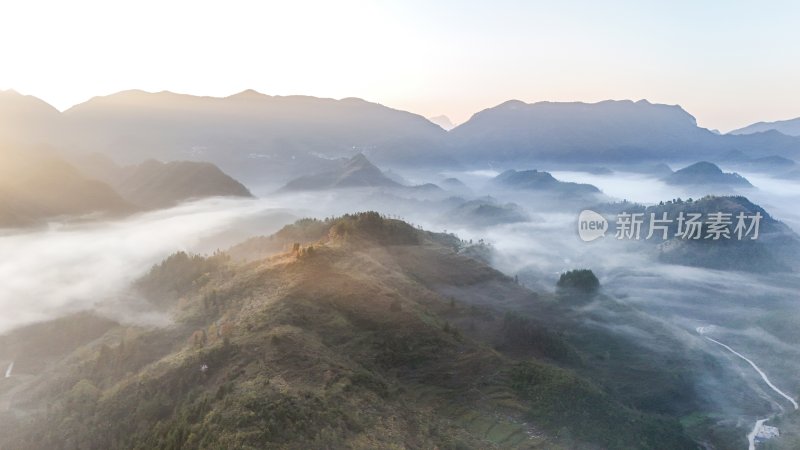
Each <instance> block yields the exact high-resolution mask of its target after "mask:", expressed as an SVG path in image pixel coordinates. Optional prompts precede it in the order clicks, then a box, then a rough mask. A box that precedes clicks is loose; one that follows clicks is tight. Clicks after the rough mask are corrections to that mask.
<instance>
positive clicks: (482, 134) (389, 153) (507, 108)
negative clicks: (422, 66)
mask: <svg viewBox="0 0 800 450" xmlns="http://www.w3.org/2000/svg"><path fill="white" fill-rule="evenodd" d="M3 111H6V112H5V113H4V112H3ZM9 111H10V113H9ZM21 111H27V112H26V113H25V114H24V117H25V118H24V120H23V119H18V118H16V115H15V112H21ZM20 117H21V116H20ZM2 118H7V119H8V120H7V121H6V122H5V123H3V122H2V121H0V139H6V140H12V141H25V142H30V141H45V142H46V143H49V144H50V145H53V146H55V147H61V148H64V149H76V150H80V151H83V152H100V153H103V154H106V155H108V156H110V157H112V158H113V159H115V160H117V161H120V162H123V163H125V164H131V163H140V162H143V161H145V160H147V159H152V158H154V159H160V160H167V161H169V160H195V161H209V162H212V163H214V164H216V165H217V166H219V167H220V168H221V169H222V170H223V171H225V172H226V173H229V174H231V175H233V176H234V177H236V178H237V179H239V180H242V181H244V182H252V181H260V180H264V179H270V180H272V179H274V180H275V184H276V185H280V184H281V183H283V182H286V181H287V180H289V179H291V178H293V177H297V176H300V175H307V174H313V173H319V172H323V171H326V170H333V169H335V168H336V167H337V163H336V160H337V159H339V158H342V157H349V156H352V155H353V154H356V153H359V152H361V153H364V154H365V155H367V156H368V157H369V158H370V159H371V160H373V161H374V162H376V163H378V164H381V165H382V166H386V167H393V166H406V167H419V166H420V165H424V166H431V167H434V166H435V167H462V168H463V167H486V166H487V165H489V166H492V165H495V163H497V164H503V163H507V165H508V164H515V165H519V164H523V163H525V164H531V163H541V162H542V161H553V162H561V163H577V162H579V163H582V164H590V163H622V164H634V163H642V162H685V161H687V160H697V159H698V158H702V159H710V160H715V159H718V157H720V155H725V154H727V153H730V152H731V151H741V152H743V153H745V154H747V155H748V156H749V157H750V158H757V157H763V156H770V155H778V156H782V157H786V158H790V159H797V158H800V137H793V136H787V135H785V134H781V133H779V132H777V131H766V132H763V133H755V134H746V135H745V134H743V135H735V134H727V135H719V134H716V133H714V132H712V131H710V130H707V129H705V128H701V127H698V126H697V122H696V120H695V119H694V117H693V116H691V115H690V114H689V113H687V112H686V111H684V110H683V109H682V108H680V107H679V106H670V105H662V104H653V103H650V102H648V101H646V100H640V101H636V102H633V101H629V100H623V101H612V100H608V101H603V102H598V103H580V102H563V103H560V102H539V103H532V104H529V103H524V102H521V101H519V100H510V101H507V102H505V103H502V104H500V105H498V106H495V107H492V108H488V109H486V110H484V111H481V112H478V113H477V114H475V115H474V116H472V118H470V120H468V121H467V122H465V123H463V124H461V125H460V126H458V127H456V128H454V129H453V130H451V131H449V132H447V131H445V130H444V129H442V128H441V127H440V126H438V125H436V124H434V123H432V122H431V121H429V120H428V119H426V118H424V117H422V116H420V115H417V114H412V113H409V112H405V111H400V110H396V109H392V108H389V107H386V106H383V105H380V104H377V103H371V102H368V101H364V100H360V99H354V98H345V99H342V100H334V99H326V98H316V97H308V96H286V97H280V96H269V95H265V94H261V93H258V92H256V91H252V90H248V91H244V92H241V93H239V94H235V95H232V96H229V97H223V98H218V97H199V96H192V95H185V94H175V93H172V92H158V93H148V92H144V91H138V90H131V91H123V92H119V93H116V94H112V95H108V96H103V97H95V98H93V99H91V100H89V101H87V102H84V103H82V104H79V105H76V106H74V107H73V108H70V109H69V110H67V111H65V112H63V113H59V112H58V111H57V110H55V109H54V108H52V107H49V105H47V104H46V103H44V102H42V101H40V100H38V99H35V98H33V97H26V96H22V95H19V94H16V93H9V92H4V93H3V95H0V119H2ZM20 121H23V122H25V124H27V125H28V126H26V127H23V126H21V125H20V124H19V122H20Z"/></svg>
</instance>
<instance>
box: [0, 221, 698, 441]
mask: <svg viewBox="0 0 800 450" xmlns="http://www.w3.org/2000/svg"><path fill="white" fill-rule="evenodd" d="M264 240H266V241H271V242H272V244H273V245H272V248H267V247H268V246H261V247H260V248H258V249H255V251H253V252H250V255H249V256H250V258H249V259H248V261H247V262H237V261H240V260H239V259H238V258H231V256H230V255H229V254H227V253H218V254H215V255H212V256H208V257H203V256H192V255H187V254H184V253H178V254H176V255H173V256H172V257H170V258H168V259H166V260H165V261H163V262H162V263H161V264H159V265H157V266H155V267H154V268H153V269H152V270H151V272H150V274H148V275H147V276H145V277H144V278H143V279H141V280H139V281H138V282H137V283H136V286H137V290H138V292H139V293H140V295H143V296H144V297H145V298H146V299H147V300H148V301H149V302H151V303H152V304H153V305H154V306H155V307H157V308H160V309H162V310H167V311H170V314H171V315H172V317H173V318H174V321H175V323H174V325H172V326H169V327H166V328H160V329H146V328H136V327H124V326H117V327H114V328H112V329H110V330H109V331H108V332H106V333H105V334H103V335H102V337H100V338H96V337H95V336H96V335H93V334H91V333H89V335H87V336H84V341H83V342H84V343H83V344H82V345H80V346H79V348H78V349H76V350H75V351H72V352H69V351H65V352H66V353H67V355H68V356H66V357H64V356H59V357H58V359H57V360H53V364H55V366H54V367H53V368H52V369H51V370H48V371H47V372H44V373H42V374H41V375H40V376H39V377H38V378H36V377H35V375H34V373H33V372H31V369H30V368H29V367H28V368H26V367H25V364H19V365H18V368H17V369H16V370H18V371H19V373H20V374H22V376H28V374H30V376H31V377H34V380H35V381H30V382H29V383H30V384H29V385H28V386H29V387H30V388H29V389H24V390H18V391H17V393H16V395H15V396H14V397H13V402H12V405H14V407H15V408H18V413H20V414H22V413H23V412H26V413H28V414H37V413H36V411H37V410H39V409H38V405H44V404H48V405H52V406H51V407H50V408H48V409H47V412H45V410H44V409H42V410H41V411H42V412H41V413H38V414H41V415H40V416H39V421H37V422H31V423H27V422H19V423H18V424H17V425H16V426H13V425H12V426H7V427H6V429H5V430H2V431H3V433H0V436H2V438H0V439H1V440H0V445H3V446H10V447H25V448H50V447H53V446H58V445H60V443H63V442H68V443H70V444H71V445H75V446H78V447H101V448H108V449H114V448H133V447H136V448H193V447H203V448H209V447H212V448H213V447H224V448H242V447H245V448H246V447H264V446H270V447H277V448H332V447H333V448H364V449H367V448H391V447H414V448H434V447H438V448H532V447H543V448H554V449H558V448H596V447H602V448H611V449H615V448H618V449H622V448H631V447H633V446H638V447H642V446H643V447H645V448H663V449H681V448H687V449H688V448H693V446H692V445H691V443H690V441H689V440H688V439H687V438H686V437H685V436H684V435H683V432H682V429H681V426H680V425H679V424H678V422H677V421H675V420H672V419H669V418H666V417H662V416H659V415H655V414H653V413H650V412H647V411H641V410H637V409H635V407H634V406H632V404H628V403H622V402H621V401H620V400H618V399H617V397H612V396H610V395H609V394H608V393H607V392H605V391H604V387H603V386H600V385H599V384H596V383H595V382H593V381H590V380H589V379H588V378H584V377H583V376H582V375H580V374H578V373H576V372H575V371H573V370H571V369H566V368H564V367H561V366H560V365H559V364H556V363H555V361H564V362H566V361H576V360H575V359H574V358H573V357H572V356H570V355H571V354H572V353H571V351H570V350H569V348H570V346H569V344H567V343H565V342H563V340H562V339H561V338H559V337H558V335H556V334H552V333H551V332H550V331H548V330H547V328H545V327H543V326H541V327H540V326H539V325H536V324H535V323H534V322H530V321H526V320H522V319H516V318H514V317H511V316H509V317H507V318H505V319H503V317H504V316H503V313H502V310H496V309H495V308H501V307H502V306H503V305H511V304H513V303H518V304H528V305H535V304H537V303H540V302H542V301H544V299H543V298H541V297H540V296H539V295H538V294H536V293H533V292H531V291H529V290H527V289H526V288H524V287H522V286H520V285H519V284H518V283H516V282H515V281H514V280H513V279H511V278H509V277H507V276H505V275H503V274H501V273H499V272H497V271H496V270H494V269H492V268H490V267H488V266H487V265H485V264H484V263H482V262H480V261H478V260H476V259H472V258H470V257H469V256H465V255H464V254H462V253H461V250H462V249H463V246H464V245H465V244H464V243H462V242H461V241H460V240H459V239H457V238H455V237H453V236H451V235H446V234H437V233H430V232H426V231H422V230H419V229H416V228H413V227H411V226H410V225H408V224H406V223H404V222H401V221H398V220H392V219H387V218H385V217H381V216H380V215H378V214H376V213H360V214H353V215H346V216H343V217H339V218H331V219H327V220H312V219H307V220H303V221H300V222H298V223H296V224H294V225H291V226H289V227H287V228H285V229H284V230H281V231H280V232H278V233H276V234H275V235H273V236H271V237H266V238H262V239H261V240H258V241H249V242H245V243H242V244H241V245H240V246H239V249H238V251H245V250H248V249H250V248H251V247H252V246H254V245H255V244H258V243H264ZM235 253H237V251H232V252H231V254H235ZM492 303H494V305H493V306H488V305H490V304H492ZM545 303H549V302H545ZM541 307H542V308H544V305H542V306H541ZM470 324H472V325H470ZM503 336H505V337H503ZM532 336H535V337H536V339H532ZM495 338H497V339H501V341H499V342H498V343H495V344H492V340H493V339H495ZM65 339H66V335H65ZM76 339H77V338H76ZM6 342H9V341H6ZM10 342H12V343H13V342H21V341H13V340H12V341H10ZM500 342H505V343H506V344H503V345H505V346H506V347H507V348H508V352H505V353H504V352H501V351H498V350H496V349H495V348H493V345H494V346H495V347H497V348H500V347H501V346H502V345H501V344H500ZM512 342H515V343H516V344H514V345H511V346H509V345H510V343H512ZM490 344H491V345H490ZM520 345H521V346H520ZM75 346H77V344H76V345H75ZM3 348H6V349H7V350H6V351H10V352H13V351H16V350H18V349H16V348H13V346H12V347H8V346H6V347H3ZM523 350H524V351H523ZM63 353H64V352H62V355H63ZM628 354H631V353H628ZM4 357H7V355H4V354H0V358H4ZM577 360H578V361H579V360H580V357H579V358H578V359H577ZM57 361H60V362H57ZM33 387H35V388H33ZM0 392H2V391H0ZM6 417H7V416H6Z"/></svg>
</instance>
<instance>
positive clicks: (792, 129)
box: [728, 117, 800, 136]
mask: <svg viewBox="0 0 800 450" xmlns="http://www.w3.org/2000/svg"><path fill="white" fill-rule="evenodd" d="M765 131H777V132H779V133H782V134H785V135H787V136H800V117H797V118H795V119H787V120H778V121H775V122H757V123H754V124H752V125H748V126H746V127H743V128H739V129H737V130H733V131H731V132H730V133H728V134H753V133H763V132H765Z"/></svg>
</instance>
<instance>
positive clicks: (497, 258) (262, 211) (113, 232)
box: [0, 171, 800, 429]
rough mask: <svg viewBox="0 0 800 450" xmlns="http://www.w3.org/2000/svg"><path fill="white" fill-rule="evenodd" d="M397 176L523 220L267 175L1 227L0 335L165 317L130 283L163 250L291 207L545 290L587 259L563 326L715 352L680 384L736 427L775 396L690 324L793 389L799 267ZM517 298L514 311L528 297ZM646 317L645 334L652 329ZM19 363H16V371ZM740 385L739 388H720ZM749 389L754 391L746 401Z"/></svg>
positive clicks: (212, 240)
mask: <svg viewBox="0 0 800 450" xmlns="http://www.w3.org/2000/svg"><path fill="white" fill-rule="evenodd" d="M399 173H400V175H401V176H403V177H404V178H405V179H406V180H413V181H414V182H420V183H421V182H428V181H430V182H434V183H436V182H440V181H441V180H442V179H444V178H446V177H453V176H455V177H458V178H459V179H460V180H462V181H464V183H465V184H466V185H467V187H468V188H469V190H470V191H471V192H472V193H473V194H472V196H473V197H474V198H482V197H483V196H485V195H487V194H488V195H491V196H492V198H493V199H494V200H495V201H498V202H500V203H501V204H502V203H504V202H514V203H515V204H517V205H519V207H520V208H521V209H522V210H523V211H524V212H525V213H526V214H527V220H525V221H521V222H514V223H500V224H489V225H486V224H480V225H470V224H468V223H466V224H465V223H463V222H462V223H452V222H451V217H450V216H449V215H448V214H447V212H446V210H444V209H443V207H442V205H447V204H448V203H447V202H448V200H447V199H448V198H449V197H448V195H450V194H447V195H438V196H434V197H430V196H428V197H426V196H424V195H422V196H419V195H418V194H417V195H415V194H409V193H405V194H402V193H401V194H398V193H394V192H390V191H385V190H381V189H374V188H363V189H361V188H349V189H336V190H327V191H317V192H299V193H285V192H284V193H281V192H276V191H275V189H274V187H273V186H269V187H264V188H258V187H255V188H254V189H253V192H255V193H257V194H260V195H261V196H260V198H255V199H230V198H211V199H206V200H198V201H193V202H188V203H184V204H181V205H179V206H176V207H173V208H169V209H163V210H157V211H154V212H145V213H139V214H135V215H133V216H131V217H128V218H125V219H118V220H106V221H88V222H85V221H72V222H64V223H60V222H50V223H48V224H47V225H46V226H42V227H38V228H34V229H27V230H13V229H8V230H5V231H3V233H2V236H0V252H2V254H5V255H14V257H13V258H7V259H5V260H4V261H0V308H2V310H3V311H4V314H3V315H2V316H1V317H0V334H9V333H13V332H14V331H15V330H16V329H18V328H20V327H23V326H26V325H31V324H35V323H39V322H44V321H48V320H53V319H57V318H60V317H67V316H69V315H71V314H75V313H79V312H85V311H91V312H93V313H96V314H98V315H100V316H102V317H105V318H108V319H111V320H114V321H116V322H120V323H123V324H131V325H135V326H138V327H145V328H151V327H169V326H171V323H172V321H171V318H170V316H169V314H167V313H166V312H164V311H163V310H162V309H159V308H155V307H153V305H151V304H149V303H148V300H147V299H145V298H143V297H142V296H141V295H139V294H138V293H137V291H136V290H135V289H131V284H132V283H133V282H134V281H135V280H136V279H138V278H139V277H141V276H143V275H145V274H146V273H147V272H148V271H149V270H150V268H151V267H152V266H153V264H156V263H158V262H159V261H161V260H162V259H164V258H165V257H166V256H168V255H170V254H173V253H175V252H177V251H185V252H188V253H199V254H211V253H213V252H215V251H218V250H223V251H224V250H225V249H227V248H229V247H231V246H232V245H235V244H237V243H239V242H241V241H243V240H245V239H246V238H249V237H252V236H257V235H270V234H272V233H274V232H275V231H277V230H279V229H280V228H281V227H283V226H285V225H288V224H290V223H292V222H294V221H295V220H297V219H300V218H305V217H313V218H319V219H324V218H326V217H333V216H340V215H342V214H347V213H352V212H356V211H365V210H375V211H378V212H380V213H382V214H385V215H387V216H389V217H397V218H400V219H402V220H404V221H407V222H408V223H410V224H412V225H413V226H415V227H420V228H422V229H426V230H431V231H436V232H446V233H450V234H453V235H455V236H457V237H459V238H460V239H462V240H463V241H464V242H472V243H478V242H482V243H485V244H487V245H488V246H489V247H490V248H491V263H492V265H493V266H494V267H495V268H497V269H499V270H500V271H501V272H503V273H505V274H506V275H509V276H511V277H516V278H517V279H519V281H520V283H521V284H523V285H524V286H526V287H529V288H530V289H532V290H534V291H537V292H545V293H549V294H552V295H555V294H556V293H557V292H556V288H555V285H556V281H558V279H559V276H560V274H562V273H564V272H566V271H568V270H572V269H578V268H588V269H591V270H592V271H593V272H594V273H596V274H597V276H598V278H599V279H600V283H601V286H602V295H600V296H597V297H595V298H593V299H592V300H591V301H589V302H588V303H586V304H582V305H577V306H575V307H573V308H572V313H571V314H572V319H571V320H574V324H576V325H577V326H580V327H586V328H587V329H597V330H603V332H604V333H610V334H612V335H614V336H617V337H619V338H621V339H624V340H626V341H630V342H632V343H633V344H634V345H635V346H637V347H640V348H642V349H645V350H646V351H647V352H651V353H652V355H653V357H654V358H659V357H660V356H659V355H662V354H663V355H667V354H673V353H674V352H675V351H676V346H679V348H681V349H685V350H686V351H688V352H696V353H697V354H703V355H708V357H709V358H711V359H712V360H715V361H718V364H719V365H721V367H723V368H724V369H722V370H723V371H724V372H726V373H725V374H720V372H719V370H720V369H719V367H717V366H715V365H712V367H714V369H713V370H711V369H708V367H687V370H688V371H689V372H688V373H690V374H691V375H690V377H691V382H690V383H689V385H690V386H691V387H692V389H693V390H694V392H693V395H696V396H697V397H698V398H700V399H702V401H703V402H704V404H705V405H706V407H707V408H708V412H709V414H713V415H714V416H715V417H717V418H719V419H720V420H722V421H723V422H726V423H728V424H731V426H736V427H740V428H742V429H745V428H748V427H749V426H750V425H751V424H752V422H754V421H755V420H756V419H758V418H762V417H766V416H767V415H769V414H777V413H779V412H781V411H782V410H783V409H785V408H787V407H788V405H787V403H786V402H785V401H784V400H782V399H781V398H777V397H776V396H775V395H774V392H771V391H770V390H769V389H768V388H766V387H765V385H764V383H763V382H762V380H761V379H760V378H759V376H758V375H757V374H756V373H755V371H753V370H751V369H750V368H749V367H748V366H746V365H745V364H743V362H742V361H737V360H736V358H735V357H732V356H731V355H730V354H728V353H726V352H725V351H724V350H723V349H721V348H720V347H719V346H715V345H713V343H711V342H709V341H708V340H707V339H705V336H704V335H701V334H699V333H698V332H697V329H698V327H705V328H704V329H706V330H710V331H709V332H708V333H707V336H709V337H713V338H714V339H718V340H720V341H721V342H724V343H726V344H728V345H730V346H731V347H733V348H735V349H736V350H738V351H739V352H741V353H743V354H745V355H747V356H748V357H749V358H751V359H752V360H754V361H755V362H756V363H757V364H758V365H759V366H760V367H761V368H762V369H763V370H764V371H765V372H767V373H768V374H769V376H770V378H771V379H772V380H773V382H774V383H775V384H776V385H778V386H780V387H781V388H782V389H783V390H784V391H786V392H788V393H790V395H792V396H793V397H795V398H796V397H797V393H798V392H800V380H799V379H797V378H796V376H795V374H796V373H798V371H800V350H798V348H800V347H798V345H799V344H800V340H798V338H800V336H797V335H796V333H794V332H793V331H792V330H789V329H787V323H786V318H787V317H792V318H797V317H800V308H798V306H797V292H799V291H800V277H798V275H797V274H796V273H781V274H748V273H743V272H727V271H720V270H712V269H706V268H699V267H688V266H680V265H671V264H664V263H662V262H659V261H658V259H657V258H656V257H655V254H654V253H653V252H652V251H650V250H647V249H646V248H643V245H642V244H641V243H638V242H630V241H624V240H617V239H615V238H614V235H613V232H608V233H607V234H606V236H605V237H604V238H602V239H599V240H597V241H594V242H588V243H587V242H582V241H581V240H580V239H579V238H578V233H577V228H576V220H577V214H578V212H579V211H580V210H581V209H582V208H590V207H592V206H594V203H589V204H584V205H583V206H581V205H579V204H564V203H563V202H559V201H553V200H552V199H548V198H538V197H537V196H535V195H533V194H529V193H524V192H506V191H503V190H497V189H494V188H493V187H492V186H491V185H489V184H488V182H489V180H490V178H491V177H492V176H495V175H496V174H497V172H496V171H487V172H480V171H478V172H457V173H456V172H447V173H437V174H435V175H433V176H431V175H428V176H430V177H431V178H417V177H419V175H417V176H416V177H415V176H414V173H407V174H406V173H403V172H402V171H399ZM554 175H556V176H557V177H558V178H559V179H561V180H564V181H574V182H581V183H591V184H593V185H596V186H598V187H599V188H600V189H601V191H602V193H601V194H600V195H598V196H597V198H596V199H595V202H597V203H603V202H611V201H615V200H620V199H627V200H629V201H633V202H641V203H644V204H654V203H657V202H659V201H661V200H668V199H671V198H675V197H678V196H691V195H694V196H696V197H700V196H702V195H703V193H702V192H700V191H697V192H691V191H680V192H676V190H675V189H673V188H671V187H670V186H668V185H666V184H664V183H662V182H661V181H660V180H659V179H658V178H654V177H648V176H645V175H640V174H633V173H614V174H608V175H591V174H586V173H584V172H568V171H562V172H554ZM752 179H753V180H754V181H755V184H757V185H758V189H757V190H750V192H748V193H747V195H748V197H749V198H751V199H758V201H759V202H763V204H764V205H774V208H773V209H772V210H771V211H772V212H773V214H774V215H775V217H776V218H778V219H781V220H786V222H787V223H788V224H790V225H791V226H792V227H793V228H794V229H795V230H797V222H796V220H797V216H796V215H793V214H796V212H795V211H793V210H792V208H791V207H792V205H796V204H797V203H796V202H797V201H798V197H797V196H796V194H795V193H796V192H798V191H797V190H795V189H794V187H795V186H794V185H787V184H786V183H783V182H780V181H776V180H772V179H770V178H767V177H758V176H753V177H752ZM461 194H463V192H462V193H461ZM463 200H469V197H467V198H465V199H463ZM463 200H462V201H463ZM516 306H518V307H519V309H520V310H525V309H526V308H528V307H529V306H530V305H525V304H519V305H516ZM516 306H515V307H514V308H511V309H512V310H514V309H516ZM532 313H533V314H535V312H532ZM654 324H656V325H657V327H658V329H659V331H658V333H653V326H654ZM776 330H777V331H776ZM566 332H567V333H569V330H566ZM673 356H674V355H673ZM3 357H4V358H6V359H5V360H2V361H0V363H3V364H4V365H5V364H8V363H11V362H12V361H13V358H14V355H11V354H2V355H0V358H3ZM19 370H22V371H23V372H19V373H23V374H24V368H21V369H19ZM28 375H33V374H28ZM732 380H733V381H732ZM732 383H734V384H732ZM743 386H746V387H747V388H748V389H750V390H751V391H752V392H751V395H738V393H737V395H733V394H734V392H737V391H738V390H740V389H742V387H743ZM753 396H755V397H757V398H760V399H762V400H763V402H758V403H753V402H752V400H751V398H752V397H753Z"/></svg>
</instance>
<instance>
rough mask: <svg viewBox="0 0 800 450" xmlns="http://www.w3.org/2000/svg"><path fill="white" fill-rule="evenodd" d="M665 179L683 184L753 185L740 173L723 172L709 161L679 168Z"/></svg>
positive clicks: (671, 182)
mask: <svg viewBox="0 0 800 450" xmlns="http://www.w3.org/2000/svg"><path fill="white" fill-rule="evenodd" d="M664 181H665V182H666V183H668V184H682V185H703V184H716V185H729V186H740V187H752V185H751V184H750V182H749V181H747V179H746V178H744V177H743V176H741V175H739V174H738V173H735V172H723V171H722V169H720V168H719V166H717V165H716V164H714V163H710V162H708V161H700V162H697V163H694V164H692V165H690V166H687V167H684V168H683V169H680V170H677V171H675V173H673V174H671V175H668V176H667V177H665V178H664Z"/></svg>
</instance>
